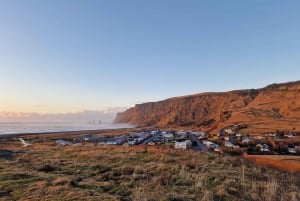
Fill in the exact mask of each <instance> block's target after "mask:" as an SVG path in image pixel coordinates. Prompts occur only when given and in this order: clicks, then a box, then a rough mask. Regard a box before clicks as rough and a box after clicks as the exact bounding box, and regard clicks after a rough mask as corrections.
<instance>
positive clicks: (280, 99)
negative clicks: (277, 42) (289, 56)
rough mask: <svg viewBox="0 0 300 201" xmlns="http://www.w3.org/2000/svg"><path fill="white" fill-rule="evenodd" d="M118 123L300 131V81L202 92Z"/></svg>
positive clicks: (147, 107)
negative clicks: (237, 126) (236, 89)
mask: <svg viewBox="0 0 300 201" xmlns="http://www.w3.org/2000/svg"><path fill="white" fill-rule="evenodd" d="M115 122H116V123H131V124H135V125H138V126H156V127H189V128H191V127H192V128H194V129H195V128H198V129H201V130H205V131H211V132H217V131H218V129H220V128H222V127H224V126H227V125H230V124H234V123H239V124H241V123H245V124H247V125H248V128H247V129H246V130H245V132H256V133H261V132H270V131H275V130H298V131H299V130H300V81H297V82H290V83H283V84H273V85H269V86H267V87H265V88H261V89H250V90H238V91H230V92H223V93H202V94H197V95H190V96H183V97H176V98H170V99H167V100H163V101H159V102H152V103H144V104H138V105H136V106H135V107H133V108H130V109H128V110H127V111H125V112H122V113H119V114H118V115H117V117H116V119H115Z"/></svg>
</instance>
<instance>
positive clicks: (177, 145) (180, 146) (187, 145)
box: [174, 140, 192, 149]
mask: <svg viewBox="0 0 300 201" xmlns="http://www.w3.org/2000/svg"><path fill="white" fill-rule="evenodd" d="M174 147H175V149H189V148H191V147H192V141H191V140H185V141H183V142H175V146H174Z"/></svg>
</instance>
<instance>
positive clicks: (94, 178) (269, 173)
mask: <svg viewBox="0 0 300 201" xmlns="http://www.w3.org/2000/svg"><path fill="white" fill-rule="evenodd" d="M24 150H25V149H24ZM0 169H1V172H0V192H4V191H6V192H9V193H6V194H4V193H3V194H2V195H1V194H0V200H130V201H143V200H145V201H152V200H153V201H181V200H182V201H189V200H191V201H197V200H204V201H208V200H213V201H214V200H224V201H226V200H228V201H230V200H253V201H254V200H255V201H256V200H261V201H269V200H272V201H276V200H300V193H299V192H300V179H299V178H300V177H299V175H296V173H289V172H283V171H278V170H274V169H269V168H265V167H263V166H262V167H260V166H255V165H254V164H253V163H249V162H247V161H244V162H243V161H242V160H241V158H240V157H231V156H219V155H214V154H206V153H201V152H196V151H182V150H175V149H172V148H168V147H159V146H149V147H147V146H134V147H126V146H96V147H87V146H68V147H56V146H53V145H52V144H47V143H45V144H39V145H38V146H32V149H30V150H29V149H26V150H25V151H24V152H23V153H20V154H17V155H16V156H15V158H14V159H13V160H10V161H5V163H0Z"/></svg>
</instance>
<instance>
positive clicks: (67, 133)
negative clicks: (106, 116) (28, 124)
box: [0, 128, 139, 139]
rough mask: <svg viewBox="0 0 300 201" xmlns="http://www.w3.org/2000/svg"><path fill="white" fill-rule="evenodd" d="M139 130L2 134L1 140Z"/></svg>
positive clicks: (134, 129)
mask: <svg viewBox="0 0 300 201" xmlns="http://www.w3.org/2000/svg"><path fill="white" fill-rule="evenodd" d="M136 130H139V129H138V128H111V129H101V130H99V129H98V130H77V131H58V132H38V133H14V134H3V135H2V134H1V135H0V139H11V138H17V137H25V138H26V137H50V136H53V137H54V136H55V137H58V136H60V137H73V136H77V135H85V134H93V135H100V134H102V135H104V134H105V135H108V136H116V135H122V134H123V133H124V134H125V133H127V132H133V131H136Z"/></svg>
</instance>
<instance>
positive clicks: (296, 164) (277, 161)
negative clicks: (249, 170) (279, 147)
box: [243, 155, 300, 173]
mask: <svg viewBox="0 0 300 201" xmlns="http://www.w3.org/2000/svg"><path fill="white" fill-rule="evenodd" d="M243 157H244V158H245V159H247V160H249V161H252V162H254V163H255V164H258V165H262V166H264V167H270V168H276V169H279V170H284V171H288V172H291V173H296V172H299V173H300V156H278V155H267V156H264V155H244V156H243Z"/></svg>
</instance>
